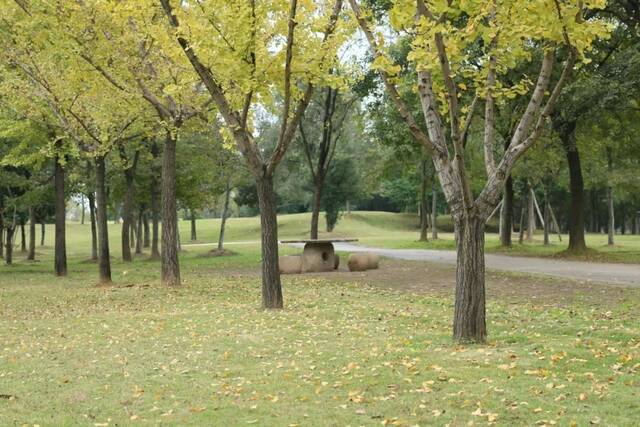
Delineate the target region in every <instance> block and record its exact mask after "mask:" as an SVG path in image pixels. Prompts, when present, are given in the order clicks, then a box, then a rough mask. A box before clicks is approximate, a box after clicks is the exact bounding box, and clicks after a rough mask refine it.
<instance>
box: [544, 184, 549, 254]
mask: <svg viewBox="0 0 640 427" xmlns="http://www.w3.org/2000/svg"><path fill="white" fill-rule="evenodd" d="M549 216H550V215H549V200H548V198H547V192H546V191H545V192H544V225H543V227H544V244H545V246H546V245H548V244H549V229H550V228H551V225H550V224H549V223H550V222H551V218H549Z"/></svg>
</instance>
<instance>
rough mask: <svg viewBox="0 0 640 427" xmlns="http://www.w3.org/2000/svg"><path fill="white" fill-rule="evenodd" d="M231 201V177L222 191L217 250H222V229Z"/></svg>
mask: <svg viewBox="0 0 640 427" xmlns="http://www.w3.org/2000/svg"><path fill="white" fill-rule="evenodd" d="M230 201H231V179H230V178H227V187H226V188H225V193H224V207H223V208H222V215H221V217H220V236H219V237H218V251H219V252H222V251H223V250H224V230H225V227H226V225H227V217H228V216H229V202H230Z"/></svg>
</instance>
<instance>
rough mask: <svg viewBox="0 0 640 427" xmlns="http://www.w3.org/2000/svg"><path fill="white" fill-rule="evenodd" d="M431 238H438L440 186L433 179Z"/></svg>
mask: <svg viewBox="0 0 640 427" xmlns="http://www.w3.org/2000/svg"><path fill="white" fill-rule="evenodd" d="M431 240H438V186H437V184H436V179H435V177H434V178H433V180H432V181H431Z"/></svg>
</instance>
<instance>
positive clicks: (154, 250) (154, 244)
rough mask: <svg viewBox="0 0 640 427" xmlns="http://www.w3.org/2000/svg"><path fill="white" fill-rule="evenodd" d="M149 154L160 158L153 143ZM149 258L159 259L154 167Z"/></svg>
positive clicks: (154, 172)
mask: <svg viewBox="0 0 640 427" xmlns="http://www.w3.org/2000/svg"><path fill="white" fill-rule="evenodd" d="M151 154H152V156H153V158H154V160H156V159H157V158H158V157H159V156H160V152H159V150H158V144H157V143H156V142H155V141H154V142H153V144H151ZM151 177H152V178H151V189H150V196H151V258H152V259H157V258H160V250H159V240H160V230H159V229H160V226H159V225H160V224H159V223H160V203H159V202H160V197H159V194H158V184H159V183H158V178H157V177H158V170H157V168H156V167H153V168H152V174H151Z"/></svg>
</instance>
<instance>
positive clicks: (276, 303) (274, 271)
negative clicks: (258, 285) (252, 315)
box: [256, 176, 283, 308]
mask: <svg viewBox="0 0 640 427" xmlns="http://www.w3.org/2000/svg"><path fill="white" fill-rule="evenodd" d="M256 188H257V190H258V202H259V206H260V222H261V235H262V307H263V308H282V307H283V298H282V285H281V283H280V271H279V266H278V219H277V209H276V197H275V193H274V191H273V178H272V177H271V176H263V177H260V178H257V179H256Z"/></svg>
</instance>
